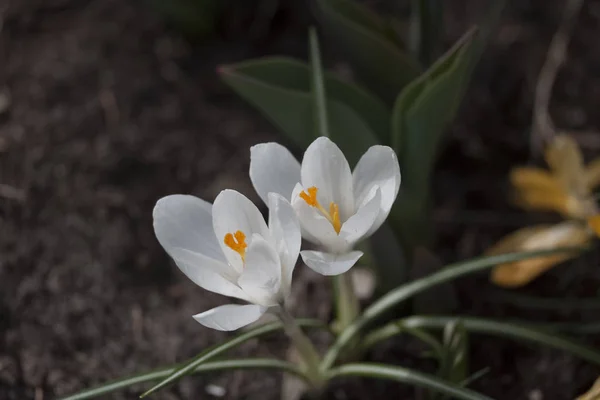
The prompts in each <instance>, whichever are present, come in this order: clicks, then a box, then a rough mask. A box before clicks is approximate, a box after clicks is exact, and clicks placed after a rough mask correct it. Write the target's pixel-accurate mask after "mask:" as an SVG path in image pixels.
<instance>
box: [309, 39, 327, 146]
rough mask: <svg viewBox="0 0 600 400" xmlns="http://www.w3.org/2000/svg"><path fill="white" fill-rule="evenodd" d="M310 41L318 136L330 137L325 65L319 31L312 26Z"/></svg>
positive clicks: (312, 92)
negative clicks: (318, 35)
mask: <svg viewBox="0 0 600 400" xmlns="http://www.w3.org/2000/svg"><path fill="white" fill-rule="evenodd" d="M308 41H309V43H310V70H311V75H310V76H311V80H310V88H311V94H312V101H313V121H314V124H315V131H316V132H317V133H318V134H317V135H316V136H325V137H329V122H328V121H327V114H328V113H327V98H326V93H325V84H324V83H323V65H322V64H321V51H320V50H319V38H318V37H317V31H316V29H315V28H314V27H311V28H310V29H309V31H308Z"/></svg>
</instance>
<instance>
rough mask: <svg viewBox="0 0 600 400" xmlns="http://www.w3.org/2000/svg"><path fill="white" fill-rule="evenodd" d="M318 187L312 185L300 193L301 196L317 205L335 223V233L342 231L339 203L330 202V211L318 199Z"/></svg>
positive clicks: (310, 203)
mask: <svg viewBox="0 0 600 400" xmlns="http://www.w3.org/2000/svg"><path fill="white" fill-rule="evenodd" d="M318 191H319V189H317V187H316V186H311V187H309V188H308V189H306V191H304V192H301V193H300V198H301V199H302V200H304V201H305V202H306V204H308V205H309V206H312V207H315V208H316V209H317V210H319V212H320V213H321V214H323V216H324V217H325V218H327V220H328V221H329V222H330V223H331V225H333V229H334V230H335V233H338V234H339V233H340V230H341V229H342V221H341V220H340V209H339V207H338V205H337V204H335V203H334V202H331V203H330V204H329V212H327V210H326V209H325V208H323V206H322V205H321V204H320V203H319V201H318V200H317V192H318Z"/></svg>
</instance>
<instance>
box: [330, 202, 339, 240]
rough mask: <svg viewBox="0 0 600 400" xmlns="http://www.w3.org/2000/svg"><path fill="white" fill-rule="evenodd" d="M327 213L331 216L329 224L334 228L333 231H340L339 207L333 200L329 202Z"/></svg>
mask: <svg viewBox="0 0 600 400" xmlns="http://www.w3.org/2000/svg"><path fill="white" fill-rule="evenodd" d="M329 215H330V216H331V225H333V229H335V233H340V230H341V229H342V221H340V208H339V207H338V205H337V204H335V203H334V202H333V201H332V202H331V203H330V204H329Z"/></svg>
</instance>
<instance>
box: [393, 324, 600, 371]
mask: <svg viewBox="0 0 600 400" xmlns="http://www.w3.org/2000/svg"><path fill="white" fill-rule="evenodd" d="M452 320H456V317H433V316H432V317H429V316H414V317H409V318H405V319H403V320H402V321H401V325H402V326H412V327H415V328H422V329H443V328H444V326H445V325H446V324H447V323H448V322H450V321H452ZM460 320H461V322H462V323H463V325H464V327H465V329H467V330H468V331H469V332H475V333H485V334H489V335H494V336H501V337H509V338H512V339H516V340H520V341H524V342H531V343H535V344H538V345H542V346H548V347H553V348H555V349H558V350H563V351H565V352H568V353H571V354H573V355H576V356H578V357H580V358H582V359H584V360H587V361H589V362H591V363H593V364H596V365H600V352H598V351H597V350H595V349H593V348H591V347H587V346H584V345H582V344H579V343H577V342H574V341H572V340H570V339H566V338H563V337H561V336H558V335H556V334H555V333H552V332H547V331H544V330H540V329H535V328H532V327H528V326H526V325H516V324H512V323H508V322H500V321H494V320H489V319H483V318H472V317H461V319H460Z"/></svg>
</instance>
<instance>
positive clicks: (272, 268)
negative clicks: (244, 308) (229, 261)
mask: <svg viewBox="0 0 600 400" xmlns="http://www.w3.org/2000/svg"><path fill="white" fill-rule="evenodd" d="M238 285H240V287H241V288H242V289H243V290H244V292H246V293H247V294H248V296H249V297H250V298H251V299H252V302H253V303H256V304H261V305H265V306H272V305H276V304H277V303H278V302H279V301H280V300H283V298H281V294H280V293H279V292H280V288H281V263H280V260H279V254H277V251H276V250H275V248H274V247H273V246H272V244H271V243H269V242H267V241H266V240H265V239H263V238H262V237H261V236H259V235H256V234H255V235H253V236H252V241H251V242H250V245H249V246H248V249H247V251H246V262H245V264H244V272H242V274H241V275H240V278H239V279H238Z"/></svg>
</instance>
